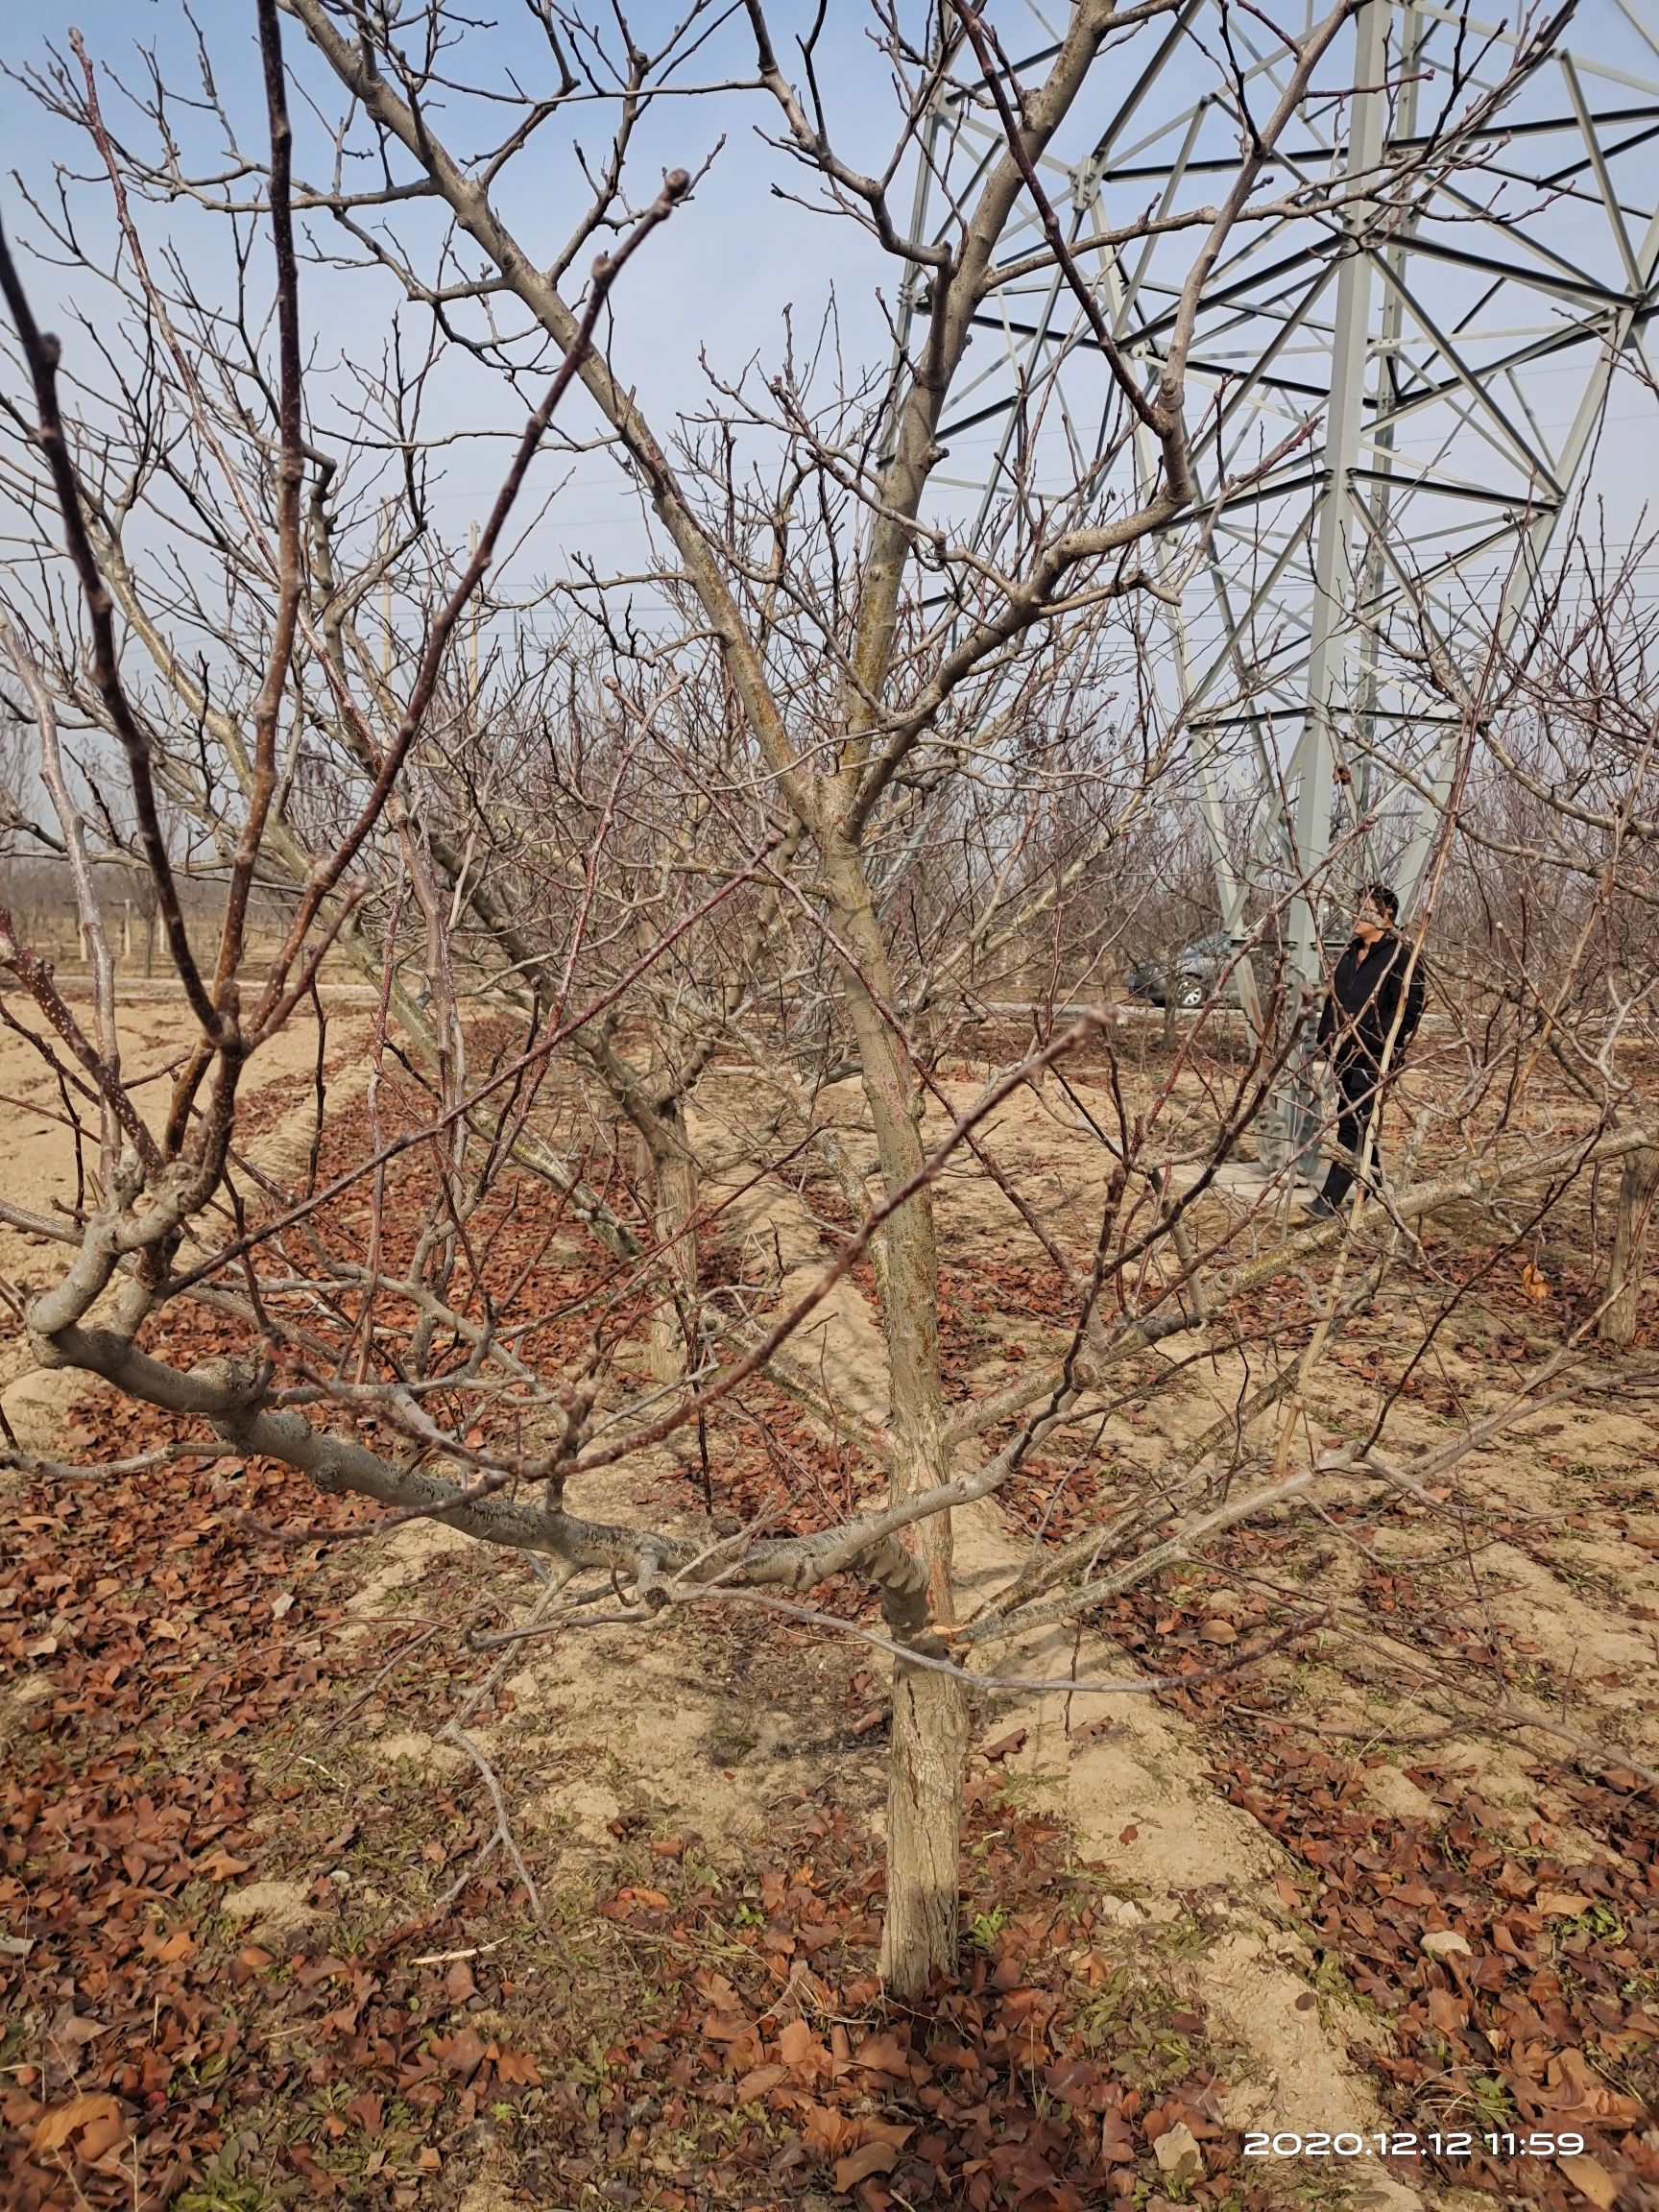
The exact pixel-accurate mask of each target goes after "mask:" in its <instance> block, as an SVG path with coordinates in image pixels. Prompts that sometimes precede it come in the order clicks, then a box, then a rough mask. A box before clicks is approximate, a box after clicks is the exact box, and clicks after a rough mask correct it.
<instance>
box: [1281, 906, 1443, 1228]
mask: <svg viewBox="0 0 1659 2212" xmlns="http://www.w3.org/2000/svg"><path fill="white" fill-rule="evenodd" d="M1399 917H1400V902H1399V900H1398V899H1397V898H1396V897H1395V895H1394V893H1393V892H1392V891H1391V890H1390V889H1389V887H1388V885H1387V884H1386V883H1371V884H1368V885H1367V886H1366V888H1365V891H1364V893H1363V894H1362V895H1361V898H1360V901H1359V903H1358V907H1357V908H1356V909H1355V914H1354V934H1353V936H1352V938H1351V939H1350V940H1349V943H1348V949H1347V950H1346V951H1345V952H1344V953H1343V955H1342V957H1341V959H1340V960H1338V961H1337V963H1336V973H1335V974H1334V975H1333V976H1332V978H1331V990H1330V994H1329V996H1328V997H1327V998H1326V1000H1325V1009H1324V1012H1323V1013H1322V1014H1321V1015H1320V1017H1319V1049H1320V1050H1321V1051H1322V1052H1324V1053H1326V1054H1328V1055H1329V1057H1330V1061H1331V1071H1332V1073H1333V1074H1334V1076H1335V1078H1336V1090H1337V1094H1338V1096H1339V1097H1340V1099H1341V1102H1342V1109H1341V1113H1340V1115H1339V1116H1338V1118H1337V1122H1336V1142H1338V1144H1340V1145H1341V1147H1342V1151H1343V1153H1344V1155H1345V1157H1344V1158H1342V1159H1338V1160H1334V1161H1333V1162H1332V1163H1331V1167H1330V1171H1329V1173H1328V1174H1327V1175H1326V1177H1325V1185H1324V1188H1323V1190H1320V1191H1319V1193H1318V1194H1317V1196H1315V1197H1313V1198H1311V1199H1310V1201H1309V1203H1308V1208H1307V1211H1308V1212H1309V1213H1310V1214H1312V1215H1313V1216H1314V1218H1315V1219H1318V1220H1323V1219H1324V1218H1326V1217H1327V1216H1328V1215H1330V1214H1334V1213H1335V1212H1336V1210H1337V1209H1338V1207H1339V1206H1340V1205H1341V1204H1342V1201H1343V1200H1344V1199H1345V1198H1346V1197H1347V1195H1348V1193H1349V1191H1350V1190H1352V1189H1353V1188H1354V1178H1355V1175H1356V1173H1357V1171H1358V1162H1359V1160H1360V1158H1361V1157H1362V1155H1363V1152H1364V1147H1365V1139H1366V1134H1367V1131H1369V1133H1370V1137H1371V1163H1370V1172H1371V1175H1372V1176H1373V1177H1375V1176H1378V1175H1380V1173H1381V1163H1380V1161H1379V1157H1378V1152H1377V1135H1376V1123H1377V1119H1378V1112H1379V1108H1380V1107H1381V1105H1382V1095H1383V1086H1384V1084H1385V1083H1386V1081H1387V1079H1388V1076H1390V1075H1392V1074H1393V1073H1394V1072H1395V1071H1396V1070H1398V1068H1399V1066H1400V1062H1401V1060H1402V1059H1403V1058H1404V1056H1405V1052H1406V1047H1407V1045H1408V1044H1409V1043H1410V1042H1411V1038H1412V1036H1413V1034H1414V1032H1415V1030H1416V1027H1417V1024H1418V1022H1420V1021H1421V1020H1422V1017H1423V993H1424V984H1425V981H1426V975H1425V971H1424V966H1423V959H1422V955H1421V954H1420V953H1417V954H1414V953H1413V949H1412V947H1411V946H1409V945H1407V942H1406V940H1405V938H1404V937H1402V936H1401V935H1400V933H1399V931H1398V930H1397V929H1396V928H1395V926H1394V925H1395V923H1396V922H1397V921H1398V920H1399ZM1385 1053H1386V1055H1387V1061H1388V1067H1387V1071H1386V1073H1384V1070H1383V1056H1384V1054H1385ZM1351 1162H1352V1165H1350V1163H1351Z"/></svg>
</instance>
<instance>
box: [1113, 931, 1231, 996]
mask: <svg viewBox="0 0 1659 2212" xmlns="http://www.w3.org/2000/svg"><path fill="white" fill-rule="evenodd" d="M1232 956H1233V940H1232V939H1231V938H1230V937H1229V936H1228V935H1227V933H1226V931H1225V930H1224V929H1217V930H1215V931H1214V933H1213V934H1212V935H1210V936H1208V937H1200V938H1198V939H1197V941H1196V942H1195V943H1193V944H1191V945H1188V946H1184V947H1183V948H1182V950H1180V951H1179V952H1166V953H1165V954H1163V955H1162V956H1161V957H1159V958H1156V959H1152V960H1137V961H1136V963H1135V965H1134V967H1133V968H1131V969H1130V971H1129V974H1128V977H1127V981H1128V986H1129V995H1130V997H1131V998H1144V999H1145V1000H1146V1001H1147V1002H1148V1004H1150V1005H1153V1006H1163V1005H1166V1003H1167V1002H1168V999H1169V997H1170V993H1171V987H1173V995H1174V999H1175V1003H1176V1005H1177V1006H1202V1005H1203V1003H1204V1001H1205V999H1206V998H1210V997H1212V996H1213V995H1214V990H1215V985H1216V982H1217V980H1218V979H1219V977H1220V975H1221V973H1222V971H1223V969H1225V967H1226V965H1227V963H1228V961H1229V960H1230V959H1231V958H1232ZM1230 995H1231V994H1230Z"/></svg>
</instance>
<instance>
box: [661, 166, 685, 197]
mask: <svg viewBox="0 0 1659 2212" xmlns="http://www.w3.org/2000/svg"><path fill="white" fill-rule="evenodd" d="M690 189H691V176H690V172H689V171H688V170H685V169H670V170H669V172H668V174H667V175H666V176H665V177H664V178H663V180H662V197H663V198H664V199H665V200H684V199H685V195H686V193H687V192H689V191H690Z"/></svg>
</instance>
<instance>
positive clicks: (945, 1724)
mask: <svg viewBox="0 0 1659 2212" xmlns="http://www.w3.org/2000/svg"><path fill="white" fill-rule="evenodd" d="M967 1755H968V1698H967V1693H966V1691H965V1689H964V1687H963V1685H962V1684H961V1683H960V1682H957V1681H955V1680H953V1679H952V1678H951V1677H950V1675H948V1674H935V1673H932V1672H930V1671H927V1670H926V1669H925V1668H921V1667H912V1666H908V1665H906V1664H905V1663H904V1662H903V1661H902V1660H901V1661H900V1663H899V1665H898V1666H897V1667H896V1668H895V1670H894V1676H893V1742H892V1748H891V1751H890V1752H889V1755H888V1766H887V1911H886V1916H885V1918H884V1920H883V1922H882V1926H881V1979H882V1981H883V1982H884V1983H885V1984H886V1985H887V1987H888V1989H889V1990H890V1991H891V1992H892V1993H893V1995H894V1996H896V1997H903V1998H911V1999H915V1998H921V1997H925V1996H926V1993H927V1985H928V1984H929V1983H930V1982H931V1981H932V1979H933V1976H934V1974H935V1973H936V1972H945V1973H949V1972H950V1971H951V1970H952V1968H953V1967H954V1965H955V1962H956V1941H957V1919H958V1911H957V1902H958V1891H959V1886H960V1881H961V1874H960V1856H961V1848H962V1765H963V1761H964V1760H965V1759H966V1757H967Z"/></svg>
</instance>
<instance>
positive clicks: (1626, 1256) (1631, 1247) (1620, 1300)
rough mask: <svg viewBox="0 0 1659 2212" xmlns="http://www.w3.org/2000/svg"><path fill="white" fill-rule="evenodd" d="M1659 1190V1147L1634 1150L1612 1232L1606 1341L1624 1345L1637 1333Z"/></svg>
mask: <svg viewBox="0 0 1659 2212" xmlns="http://www.w3.org/2000/svg"><path fill="white" fill-rule="evenodd" d="M1656 1193H1659V1150H1645V1151H1641V1152H1634V1153H1632V1154H1631V1156H1630V1157H1629V1159H1627V1160H1626V1161H1625V1163H1624V1166H1623V1168H1622V1169H1621V1171H1620V1176H1619V1221H1618V1226H1617V1227H1616V1229H1615V1230H1614V1233H1613V1263H1612V1266H1611V1267H1610V1268H1609V1270H1608V1275H1607V1290H1608V1295H1609V1299H1610V1303H1609V1305H1608V1308H1607V1310H1606V1312H1605V1313H1603V1314H1602V1316H1601V1323H1600V1336H1601V1341H1602V1343H1603V1344H1616V1345H1625V1344H1628V1343H1629V1342H1630V1341H1631V1339H1632V1338H1633V1337H1634V1335H1635V1334H1636V1311H1637V1308H1638V1306H1639V1305H1640V1303H1641V1299H1642V1283H1643V1278H1644V1277H1645V1275H1646V1274H1647V1226H1648V1223H1649V1221H1650V1220H1651V1219H1652V1216H1653V1201H1654V1196H1655V1194H1656Z"/></svg>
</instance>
